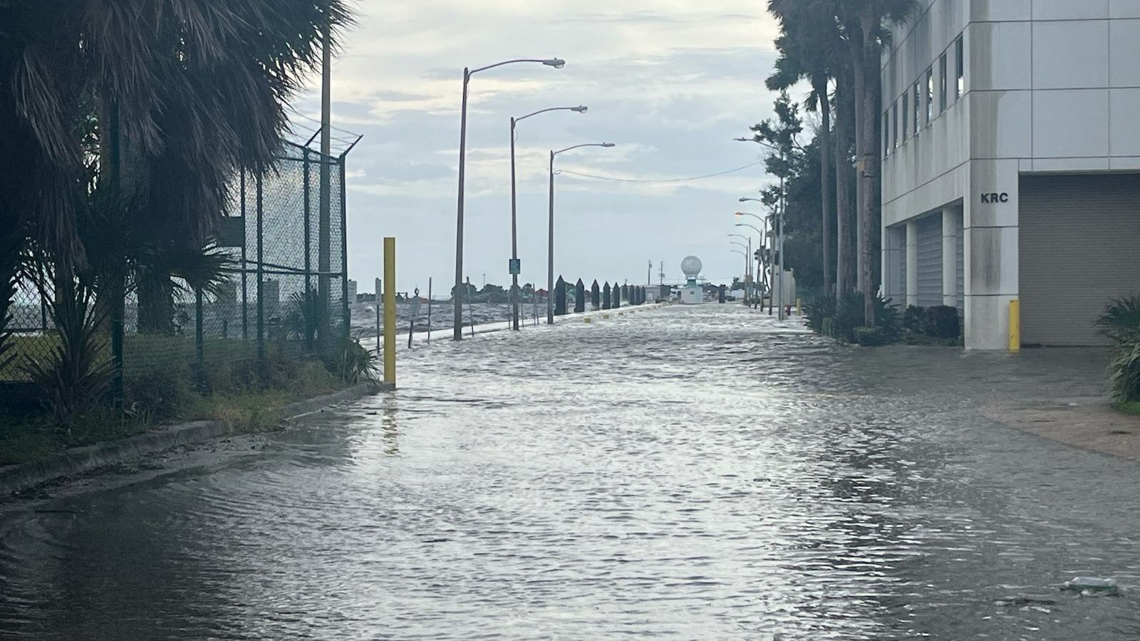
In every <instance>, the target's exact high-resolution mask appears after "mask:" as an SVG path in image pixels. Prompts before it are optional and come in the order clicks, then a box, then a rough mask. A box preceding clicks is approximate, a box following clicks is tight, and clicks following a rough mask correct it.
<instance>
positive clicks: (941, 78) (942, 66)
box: [938, 53, 947, 113]
mask: <svg viewBox="0 0 1140 641" xmlns="http://www.w3.org/2000/svg"><path fill="white" fill-rule="evenodd" d="M946 73H947V69H946V54H945V53H943V54H942V58H940V59H939V60H938V82H939V83H941V86H940V87H939V91H938V113H942V112H943V111H946V88H947V87H946Z"/></svg>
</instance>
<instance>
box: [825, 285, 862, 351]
mask: <svg viewBox="0 0 1140 641" xmlns="http://www.w3.org/2000/svg"><path fill="white" fill-rule="evenodd" d="M864 320H865V315H864V312H863V295H862V294H853V293H852V294H844V295H843V296H841V297H840V298H839V303H838V305H837V306H836V309H835V316H833V317H832V318H831V336H832V337H833V338H835V339H836V340H841V341H843V342H844V343H854V342H855V328H856V327H862V326H863V321H864Z"/></svg>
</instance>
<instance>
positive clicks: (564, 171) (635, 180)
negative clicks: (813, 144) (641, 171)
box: [558, 160, 766, 184]
mask: <svg viewBox="0 0 1140 641" xmlns="http://www.w3.org/2000/svg"><path fill="white" fill-rule="evenodd" d="M765 162H766V161H763V160H758V161H756V162H754V163H751V164H748V165H744V166H743V167H737V168H736V169H729V170H728V171H720V172H717V173H715V174H708V175H707V176H693V177H692V178H668V179H662V180H643V179H638V178H614V177H612V176H596V175H594V174H583V173H579V172H577V171H570V170H569V169H560V170H558V173H560V174H569V175H571V176H578V177H579V178H593V179H594V180H608V181H611V182H619V183H641V184H662V183H683V182H692V181H694V180H705V179H706V178H716V177H718V176H727V175H728V174H735V173H736V172H738V171H744V170H745V169H751V168H752V167H755V166H757V165H762V164H764V163H765Z"/></svg>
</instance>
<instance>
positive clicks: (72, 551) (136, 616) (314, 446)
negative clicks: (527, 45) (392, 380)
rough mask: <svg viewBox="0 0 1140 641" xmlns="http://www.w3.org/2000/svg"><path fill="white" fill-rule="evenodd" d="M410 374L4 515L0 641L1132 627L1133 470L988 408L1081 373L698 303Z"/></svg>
mask: <svg viewBox="0 0 1140 641" xmlns="http://www.w3.org/2000/svg"><path fill="white" fill-rule="evenodd" d="M402 359H403V360H402V362H401V367H402V370H401V375H402V378H401V385H402V388H401V390H400V391H399V392H397V393H395V394H393V395H391V396H381V397H376V398H373V399H369V400H366V401H364V402H361V403H360V404H357V405H354V406H351V407H348V408H344V409H342V410H340V411H336V412H329V413H326V414H324V415H322V416H321V417H320V418H319V419H318V420H315V421H313V422H312V423H311V424H310V425H309V426H308V427H306V428H303V429H298V430H294V431H290V432H287V433H284V434H282V435H279V436H276V437H274V439H273V441H272V442H271V445H270V447H268V448H267V449H265V450H263V451H259V452H257V453H256V454H253V455H247V456H242V457H233V458H230V459H227V460H225V461H223V462H214V463H213V464H211V465H210V466H208V467H205V468H191V469H184V470H181V471H178V472H174V473H171V474H166V475H159V476H157V477H155V478H148V479H146V480H143V481H140V482H138V483H134V484H129V485H126V486H122V487H117V488H112V489H105V490H102V491H98V492H95V493H88V494H82V495H77V496H71V497H68V498H59V499H49V500H46V501H40V502H32V503H29V504H28V505H27V507H26V508H17V509H15V510H9V512H8V513H7V514H6V516H4V517H3V519H4V520H3V522H0V534H2V537H3V538H2V544H0V629H2V630H3V632H2V633H0V636H3V637H5V638H9V637H10V638H27V639H582V640H597V639H616V638H628V637H637V638H646V639H701V640H724V639H773V640H774V639H784V640H791V639H810V640H821V639H822V640H830V639H835V640H845V641H847V640H854V639H916V638H931V639H951V640H957V639H977V638H988V639H1003V640H1004V639H1033V640H1037V639H1073V638H1084V639H1097V640H1098V641H1105V640H1109V641H1110V640H1115V639H1135V638H1137V637H1138V636H1140V608H1138V607H1137V606H1138V604H1137V599H1138V598H1140V540H1138V537H1140V511H1138V510H1136V509H1135V506H1136V501H1137V497H1138V496H1140V467H1138V466H1137V465H1136V464H1135V463H1131V462H1126V461H1122V460H1118V459H1113V458H1110V457H1107V456H1102V455H1098V454H1093V453H1089V452H1084V451H1080V450H1075V449H1071V448H1068V447H1066V446H1063V445H1059V444H1056V443H1054V442H1051V441H1047V440H1043V439H1040V438H1037V437H1035V436H1031V435H1027V434H1024V433H1021V432H1017V431H1014V430H1011V429H1008V428H1005V427H1002V426H1000V425H996V424H994V423H992V422H990V421H987V420H986V419H984V418H982V416H981V414H980V408H981V407H983V406H985V405H987V404H990V403H1011V402H1015V403H1026V404H1033V403H1042V402H1044V403H1059V402H1060V403H1063V402H1066V400H1067V399H1081V398H1087V397H1089V396H1093V395H1097V394H1099V393H1100V392H1101V389H1102V386H1103V381H1102V378H1103V376H1102V367H1103V361H1104V355H1103V354H1096V353H1089V352H1082V351H1038V352H1026V353H1024V354H1022V355H1021V357H1017V358H1014V357H1010V356H1008V355H969V356H963V355H962V354H960V353H958V352H957V351H955V350H931V349H920V348H889V349H883V350H861V349H851V348H842V347H836V346H834V345H831V344H830V343H828V342H827V341H825V340H821V339H819V338H816V337H813V336H810V335H806V334H804V333H802V331H801V330H800V329H799V328H798V325H797V323H796V322H794V321H792V322H788V323H784V324H782V325H781V324H780V323H777V322H775V321H773V320H771V319H769V318H768V317H767V316H764V315H762V314H761V313H758V312H752V311H747V310H744V309H741V308H740V307H737V306H706V307H702V308H681V307H672V308H667V309H661V310H655V311H650V312H645V313H639V314H635V315H633V316H623V317H616V316H615V317H611V319H610V320H606V321H602V320H600V319H599V320H598V322H595V323H593V324H585V323H582V322H581V321H578V322H573V323H571V322H567V323H564V324H562V325H560V326H557V327H555V328H552V329H551V328H546V327H541V328H528V330H527V331H523V332H521V333H519V334H513V333H510V332H500V333H495V334H486V335H481V336H479V337H478V338H477V339H475V340H469V341H464V342H462V343H460V344H453V343H450V342H447V341H439V342H436V343H433V344H432V345H431V346H430V347H417V348H416V349H415V350H412V351H410V352H405V353H403V354H402ZM1078 575H1087V576H1111V577H1115V578H1116V579H1118V580H1119V582H1120V584H1121V585H1122V586H1123V587H1124V593H1123V596H1120V597H1115V598H1114V597H1099V598H1097V597H1087V596H1086V597H1081V596H1078V595H1074V594H1069V593H1064V592H1061V591H1060V590H1059V589H1058V587H1059V585H1060V584H1061V583H1062V582H1064V581H1065V580H1067V579H1070V578H1073V577H1074V576H1078Z"/></svg>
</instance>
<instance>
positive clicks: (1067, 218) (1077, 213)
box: [1018, 175, 1140, 346]
mask: <svg viewBox="0 0 1140 641" xmlns="http://www.w3.org/2000/svg"><path fill="white" fill-rule="evenodd" d="M1020 213H1021V215H1020V223H1019V226H1020V230H1019V234H1018V237H1019V244H1020V250H1019V254H1020V257H1019V262H1020V273H1021V275H1020V281H1021V283H1020V289H1021V292H1020V298H1021V340H1022V343H1024V344H1026V345H1058V346H1063V345H1072V346H1080V345H1099V344H1103V342H1104V341H1103V339H1101V338H1100V337H1099V336H1098V335H1097V333H1096V327H1095V322H1096V319H1097V317H1098V316H1100V314H1101V313H1102V312H1103V311H1104V308H1105V305H1106V304H1107V303H1108V302H1109V301H1110V300H1111V299H1113V298H1116V297H1119V296H1125V295H1132V294H1136V293H1140V176H1137V175H1097V176H1023V177H1022V178H1021V212H1020Z"/></svg>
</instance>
